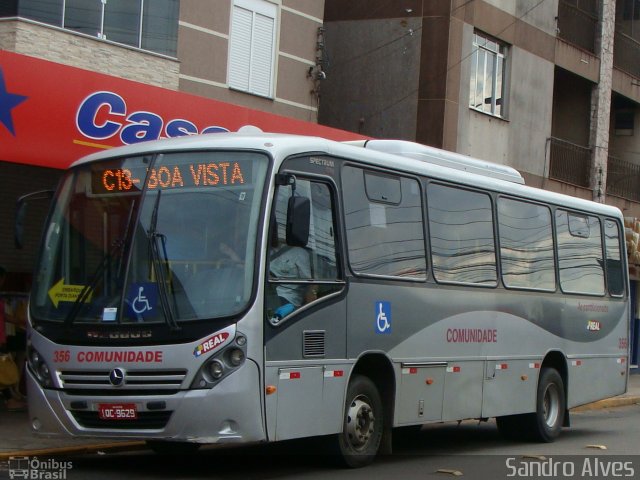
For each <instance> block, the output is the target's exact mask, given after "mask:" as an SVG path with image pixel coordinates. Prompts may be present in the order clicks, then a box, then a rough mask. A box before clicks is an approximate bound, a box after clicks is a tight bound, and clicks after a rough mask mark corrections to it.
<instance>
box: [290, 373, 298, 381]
mask: <svg viewBox="0 0 640 480" xmlns="http://www.w3.org/2000/svg"><path fill="white" fill-rule="evenodd" d="M296 378H300V372H291V373H290V374H289V379H291V380H295V379H296Z"/></svg>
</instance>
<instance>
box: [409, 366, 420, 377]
mask: <svg viewBox="0 0 640 480" xmlns="http://www.w3.org/2000/svg"><path fill="white" fill-rule="evenodd" d="M409 373H410V374H412V375H414V374H416V373H418V369H417V368H416V367H411V368H410V369H409Z"/></svg>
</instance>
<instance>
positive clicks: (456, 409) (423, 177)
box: [28, 133, 629, 467]
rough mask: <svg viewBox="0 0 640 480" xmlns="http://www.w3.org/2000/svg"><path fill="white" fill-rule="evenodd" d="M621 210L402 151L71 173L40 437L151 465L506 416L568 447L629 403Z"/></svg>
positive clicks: (302, 146)
mask: <svg viewBox="0 0 640 480" xmlns="http://www.w3.org/2000/svg"><path fill="white" fill-rule="evenodd" d="M623 231H624V230H623V218H622V215H621V212H620V211H619V210H618V209H616V208H613V207H610V206H606V205H602V204H597V203H594V202H590V201H586V200H582V199H578V198H573V197H569V196H565V195H560V194H556V193H552V192H549V191H543V190H539V189H536V188H531V187H528V186H525V185H524V181H523V179H522V177H521V176H520V174H519V173H518V172H517V171H515V170H514V169H512V168H509V167H506V166H502V165H497V164H493V163H489V162H485V161H481V160H474V159H471V158H468V157H466V156H462V155H458V154H454V153H450V152H445V151H442V150H438V149H434V148H429V147H425V146H421V145H417V144H413V143H409V142H401V141H385V140H371V141H367V142H351V143H337V142H332V141H328V140H324V139H320V138H310V137H302V136H287V135H272V134H263V133H255V134H250V135H249V134H212V135H203V136H191V137H183V138H180V139H170V140H160V141H156V142H148V143H140V144H137V145H134V146H126V147H121V148H116V149H113V150H110V151H104V152H100V153H96V154H93V155H90V156H88V157H86V158H84V159H81V160H79V161H77V162H76V163H74V164H73V165H72V166H71V168H69V170H68V172H66V173H65V175H64V176H63V178H62V180H61V182H60V185H59V187H58V189H57V191H56V193H55V196H54V199H53V203H52V209H51V213H50V216H49V219H48V222H47V224H46V226H45V229H44V234H43V239H42V245H41V251H40V258H39V261H38V263H37V268H36V272H35V276H34V288H33V291H32V293H31V297H30V307H29V334H28V398H29V412H30V419H31V424H32V425H33V428H34V430H35V431H36V432H40V433H43V434H49V435H51V434H60V435H73V436H77V437H93V436H99V437H113V438H126V439H143V440H146V441H147V442H148V444H149V446H150V447H151V448H152V449H154V450H155V451H158V452H187V451H192V450H195V449H197V448H198V446H200V445H202V444H228V443H248V442H272V441H280V440H285V439H294V438H302V437H311V436H326V439H327V441H329V442H330V443H331V444H332V445H333V447H334V449H335V450H334V451H335V452H337V453H338V454H339V456H340V458H342V459H343V460H344V462H345V463H346V464H347V465H348V466H351V467H358V466H363V465H366V464H368V463H370V462H371V461H372V460H373V459H374V457H375V456H376V454H377V453H378V452H389V451H390V445H391V442H390V439H391V435H392V432H393V429H394V428H396V427H403V426H419V425H423V424H426V423H430V422H444V421H453V420H461V419H469V418H474V419H488V418H491V417H496V419H497V426H498V428H499V430H500V431H501V432H503V433H504V434H505V435H507V436H509V437H519V438H530V439H535V440H538V441H542V442H550V441H553V440H554V439H555V438H556V437H557V436H558V434H559V433H560V431H561V429H562V427H563V426H568V424H569V409H570V408H572V407H575V406H578V405H581V404H585V403H588V402H592V401H595V400H598V399H602V398H605V397H609V396H613V395H617V394H620V393H623V392H625V390H626V383H627V359H628V331H629V286H628V273H627V263H626V253H625V245H624V241H623V238H624V236H623Z"/></svg>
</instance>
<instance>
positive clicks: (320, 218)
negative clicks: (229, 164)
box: [265, 160, 348, 440]
mask: <svg viewBox="0 0 640 480" xmlns="http://www.w3.org/2000/svg"><path fill="white" fill-rule="evenodd" d="M302 161H304V160H302ZM307 161H308V160H307ZM287 182H291V183H288V184H286V185H279V186H278V187H277V190H276V195H275V198H274V202H273V210H272V213H271V217H270V218H271V220H270V225H269V235H270V247H269V255H268V258H267V269H268V278H267V282H266V291H265V361H266V369H265V370H266V373H265V378H266V384H267V385H268V386H269V385H270V386H275V387H276V392H275V394H273V395H267V397H266V408H267V428H268V433H269V438H270V439H273V440H283V439H288V438H298V437H304V436H311V435H323V434H329V433H336V432H339V431H340V428H341V418H342V409H343V402H344V400H343V398H344V391H345V388H346V386H345V382H346V379H347V378H348V375H347V374H348V365H347V364H345V361H344V358H345V351H346V339H345V329H346V326H345V325H346V316H345V312H346V308H345V301H344V299H343V298H342V296H341V292H342V291H343V289H344V281H343V280H342V278H343V276H342V269H341V267H340V264H339V256H338V254H337V246H338V245H339V242H338V241H337V238H336V237H337V234H336V232H337V229H336V213H335V212H336V209H335V195H334V193H333V189H332V187H331V185H330V183H328V182H326V181H322V180H317V181H316V180H308V179H305V178H302V177H301V176H297V177H296V178H292V179H289V180H285V182H284V183H287Z"/></svg>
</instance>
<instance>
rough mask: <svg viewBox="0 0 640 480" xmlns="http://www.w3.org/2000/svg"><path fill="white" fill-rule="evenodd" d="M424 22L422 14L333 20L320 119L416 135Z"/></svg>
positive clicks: (367, 131) (367, 130)
mask: <svg viewBox="0 0 640 480" xmlns="http://www.w3.org/2000/svg"><path fill="white" fill-rule="evenodd" d="M421 26H422V21H421V19H420V18H391V19H380V20H354V21H337V22H331V23H327V24H326V34H325V44H326V45H327V52H328V55H329V59H330V64H329V66H328V67H327V69H326V73H327V80H325V81H324V82H323V83H322V84H321V89H322V90H321V95H322V97H321V98H322V103H321V106H320V117H319V120H320V123H323V124H326V125H331V126H333V127H337V128H343V129H346V130H351V131H356V132H359V133H362V134H364V135H370V136H373V137H379V138H397V139H407V140H414V139H415V135H416V112H417V100H418V80H419V68H420V48H421V38H422V33H421ZM347 45H348V48H346V47H345V46H347Z"/></svg>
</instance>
